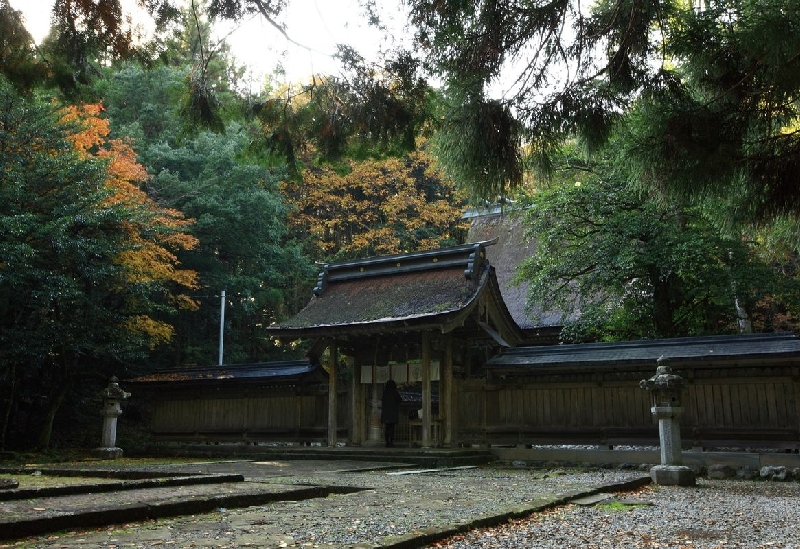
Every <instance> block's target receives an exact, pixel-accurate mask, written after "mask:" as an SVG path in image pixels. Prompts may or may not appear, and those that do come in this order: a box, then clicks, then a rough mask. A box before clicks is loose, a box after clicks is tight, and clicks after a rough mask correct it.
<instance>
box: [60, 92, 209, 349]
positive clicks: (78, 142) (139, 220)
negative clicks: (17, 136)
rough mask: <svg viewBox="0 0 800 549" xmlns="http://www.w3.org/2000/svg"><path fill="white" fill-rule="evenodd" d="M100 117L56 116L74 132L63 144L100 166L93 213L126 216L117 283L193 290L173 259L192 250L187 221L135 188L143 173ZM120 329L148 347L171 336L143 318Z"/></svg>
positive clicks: (92, 109)
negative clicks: (101, 185)
mask: <svg viewBox="0 0 800 549" xmlns="http://www.w3.org/2000/svg"><path fill="white" fill-rule="evenodd" d="M102 111H103V107H102V106H101V105H81V106H74V105H73V106H69V107H66V108H64V109H63V110H62V118H61V121H62V122H63V123H64V124H68V125H71V126H72V127H76V128H77V131H74V132H73V133H71V134H70V135H68V136H67V139H68V140H69V142H70V143H71V144H72V146H73V147H74V148H75V150H76V151H77V152H78V154H79V155H80V156H82V157H84V158H97V159H99V160H102V161H105V165H106V186H107V190H108V191H109V194H108V195H107V197H106V198H105V199H104V200H103V201H102V203H100V204H97V207H98V208H109V209H117V208H119V209H120V210H121V211H125V212H126V215H123V216H122V218H121V220H120V227H121V228H122V229H123V233H124V234H125V238H126V242H124V243H123V249H122V250H121V251H119V252H118V253H117V255H116V257H115V258H114V262H115V263H116V264H117V265H119V266H121V267H123V271H122V276H121V278H122V279H121V281H120V283H121V284H122V285H123V286H133V285H152V284H158V285H161V286H164V287H170V286H178V287H183V288H196V287H197V273H196V272H195V271H192V270H188V269H181V268H179V266H178V264H179V262H178V259H177V257H176V255H175V252H176V251H178V250H189V249H192V248H194V247H195V246H197V244H198V241H197V239H196V238H195V237H194V236H192V235H190V234H188V233H186V232H184V229H185V228H186V227H187V226H189V225H190V224H191V221H190V220H187V219H186V218H184V216H183V214H182V213H181V212H179V211H177V210H174V209H170V208H163V207H161V206H160V205H159V204H158V203H156V202H155V201H154V200H152V199H151V198H150V197H149V196H148V195H147V193H146V192H145V191H144V190H142V188H141V187H140V185H141V184H142V183H144V182H145V181H146V180H147V178H148V174H147V171H146V169H145V168H144V166H142V165H141V164H139V163H138V161H137V159H136V151H135V150H134V149H133V147H132V146H131V144H130V142H129V141H126V140H122V139H109V135H110V133H111V130H110V126H109V121H108V120H106V119H104V118H102V117H101V113H102ZM173 300H174V301H176V302H180V305H181V306H182V307H185V308H190V307H192V306H193V305H192V303H190V302H191V300H188V298H186V297H185V296H181V297H180V298H179V299H178V298H173ZM187 300H188V302H187ZM126 327H127V328H128V329H129V330H132V331H136V332H138V333H140V334H144V335H146V336H147V337H148V339H149V340H150V341H151V342H153V343H158V342H162V341H166V340H168V339H169V338H170V337H171V334H172V328H171V327H170V326H169V325H167V324H164V323H162V322H158V321H155V320H153V319H151V318H149V317H148V316H147V315H137V316H135V317H133V318H131V319H130V320H129V322H128V323H127V326H126Z"/></svg>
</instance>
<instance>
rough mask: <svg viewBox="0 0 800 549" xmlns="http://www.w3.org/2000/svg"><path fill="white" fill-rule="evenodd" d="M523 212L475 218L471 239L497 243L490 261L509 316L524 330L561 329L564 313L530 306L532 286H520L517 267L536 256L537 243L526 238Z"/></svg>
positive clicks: (489, 214) (469, 238) (472, 221)
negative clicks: (530, 288)
mask: <svg viewBox="0 0 800 549" xmlns="http://www.w3.org/2000/svg"><path fill="white" fill-rule="evenodd" d="M522 215H524V214H523V212H520V211H507V212H505V213H500V212H498V211H493V212H488V213H486V214H476V215H473V216H472V219H471V224H470V228H469V234H468V236H467V238H468V240H472V241H480V240H493V239H497V244H496V245H494V246H492V247H491V248H488V249H487V251H486V253H487V258H488V260H489V261H490V262H491V263H492V265H494V267H495V269H496V272H497V281H498V283H499V285H500V292H501V294H502V296H503V300H504V301H505V303H506V307H508V311H509V313H511V316H512V317H513V318H514V321H515V322H516V323H517V325H518V326H519V327H520V328H522V329H523V330H529V331H530V330H536V329H541V328H560V327H561V325H562V319H561V316H562V313H561V311H545V310H542V308H541V307H538V306H537V305H536V304H535V303H532V304H528V289H529V286H528V285H527V284H525V283H519V284H518V283H516V282H515V281H514V276H515V275H516V271H517V267H519V265H520V264H521V263H522V262H523V261H525V260H526V259H528V258H529V257H531V256H533V254H534V252H535V251H536V242H535V241H534V240H533V239H529V238H526V236H525V228H524V227H523V226H522Z"/></svg>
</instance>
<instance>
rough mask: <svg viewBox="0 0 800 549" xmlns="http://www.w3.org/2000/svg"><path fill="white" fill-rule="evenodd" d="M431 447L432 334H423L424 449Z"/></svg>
mask: <svg viewBox="0 0 800 549" xmlns="http://www.w3.org/2000/svg"><path fill="white" fill-rule="evenodd" d="M430 445H431V334H430V333H429V332H422V447H423V448H429V447H430Z"/></svg>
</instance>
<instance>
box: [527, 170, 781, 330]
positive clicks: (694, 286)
mask: <svg viewBox="0 0 800 549" xmlns="http://www.w3.org/2000/svg"><path fill="white" fill-rule="evenodd" d="M594 170H598V171H595V172H594V173H587V172H586V171H581V172H567V173H565V174H564V176H563V178H562V180H561V182H559V183H558V184H554V185H553V187H552V188H550V189H548V190H544V191H541V192H537V193H536V194H534V195H533V196H532V197H531V199H530V204H529V209H527V210H526V214H525V223H526V226H527V231H528V235H529V237H530V238H532V239H534V240H535V241H536V243H537V248H536V253H535V255H534V257H532V258H530V259H529V260H527V261H526V262H525V263H524V264H523V265H522V267H521V270H520V272H519V275H518V277H519V278H520V279H521V280H525V281H526V282H529V283H530V285H531V291H530V301H531V303H536V304H539V305H541V307H542V309H544V310H561V311H564V313H565V314H564V320H565V321H566V322H567V328H566V330H565V333H564V337H565V338H566V339H571V340H578V341H580V340H597V339H600V340H602V339H637V338H641V337H648V338H657V337H675V336H684V335H696V334H703V333H725V332H729V331H735V330H736V329H737V327H736V309H735V302H736V300H737V299H738V300H739V302H740V303H741V304H743V306H744V307H745V308H746V309H748V310H752V308H753V306H754V305H755V303H756V302H757V301H759V300H760V299H762V298H764V297H765V296H766V295H768V294H769V293H770V292H771V291H773V290H774V289H775V287H776V286H775V285H776V276H775V273H774V272H773V271H772V270H771V269H770V268H769V266H768V265H766V264H764V263H763V262H761V261H760V260H759V259H758V257H757V256H756V255H755V253H754V250H753V249H751V247H750V246H749V245H748V243H747V242H745V241H743V240H742V239H741V238H733V237H726V236H724V235H722V234H720V232H719V229H718V227H716V226H714V224H713V223H711V222H710V221H709V220H708V219H706V218H705V217H704V212H703V211H702V210H700V209H698V208H693V207H685V208H678V207H669V206H661V205H659V204H658V203H655V202H651V201H648V200H646V199H644V198H642V197H640V196H639V195H637V194H636V193H635V191H634V190H633V189H632V188H630V187H629V186H627V185H626V184H625V183H624V182H620V181H619V180H618V179H616V178H614V177H613V176H612V175H611V174H610V173H608V172H607V171H606V170H605V169H603V168H602V166H594ZM570 176H572V178H575V179H570ZM603 176H605V177H603ZM577 177H580V178H581V179H580V180H576V178H577Z"/></svg>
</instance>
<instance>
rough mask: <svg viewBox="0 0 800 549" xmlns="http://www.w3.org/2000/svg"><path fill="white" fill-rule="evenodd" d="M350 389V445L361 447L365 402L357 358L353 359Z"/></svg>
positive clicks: (358, 359) (359, 364)
mask: <svg viewBox="0 0 800 549" xmlns="http://www.w3.org/2000/svg"><path fill="white" fill-rule="evenodd" d="M350 389H351V390H350V393H351V395H352V402H351V406H352V410H351V412H350V413H351V414H352V421H351V422H350V425H351V429H352V432H351V433H350V443H351V444H352V445H353V446H361V444H362V443H363V442H364V432H365V422H364V419H365V418H364V414H365V412H366V409H365V408H366V402H365V399H364V384H363V383H361V360H360V358H359V357H358V356H356V357H354V358H353V378H352V381H351V386H350Z"/></svg>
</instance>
